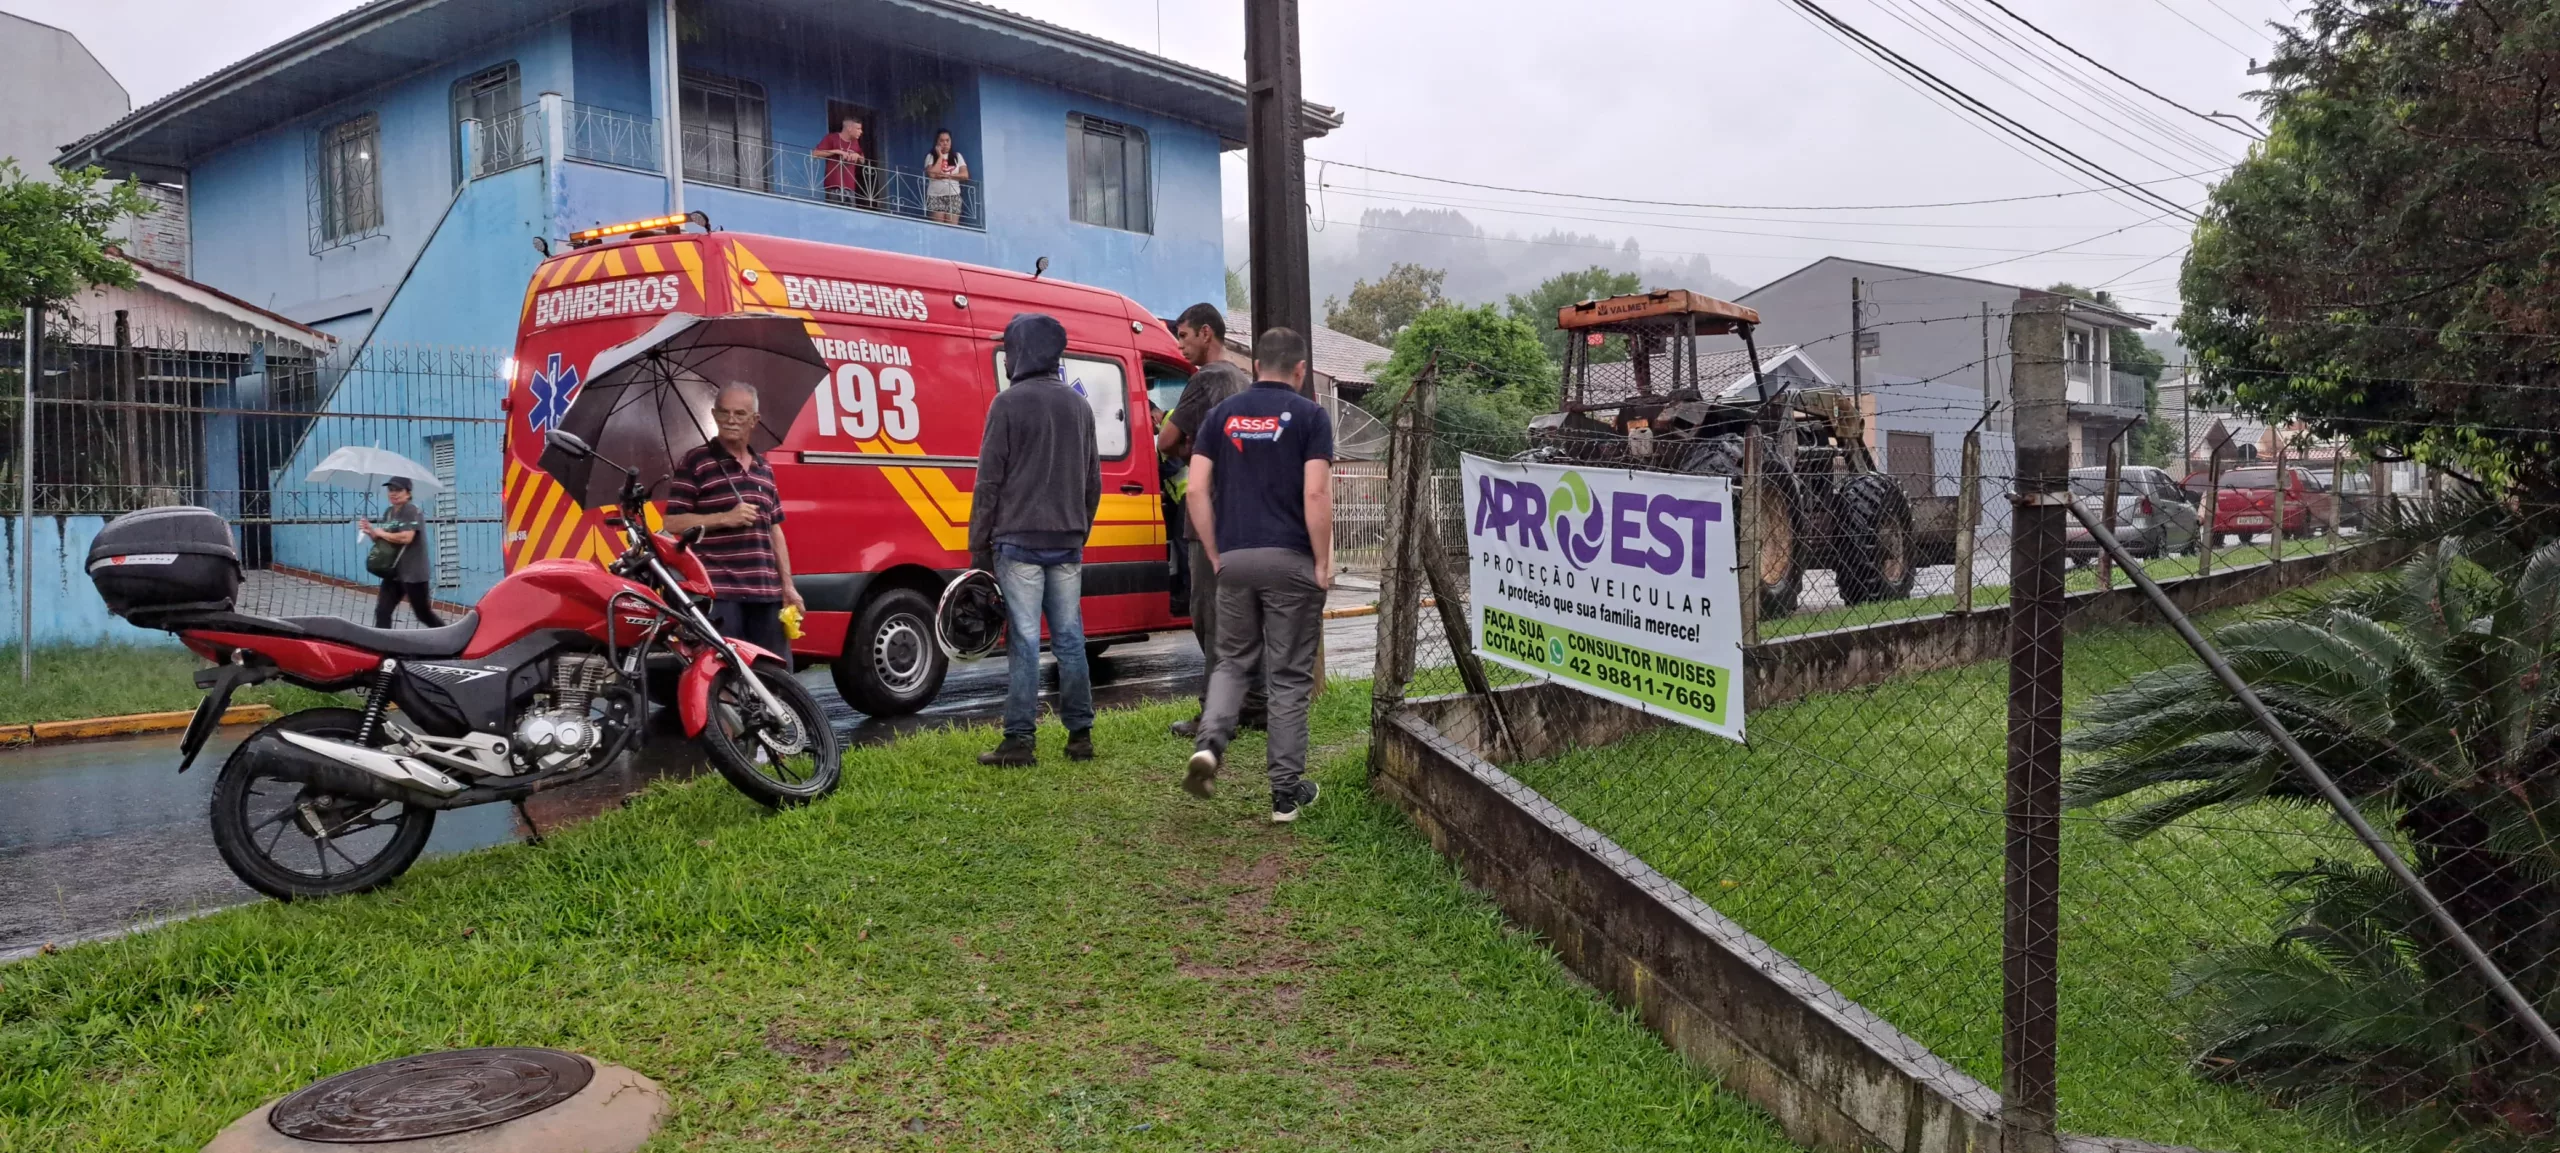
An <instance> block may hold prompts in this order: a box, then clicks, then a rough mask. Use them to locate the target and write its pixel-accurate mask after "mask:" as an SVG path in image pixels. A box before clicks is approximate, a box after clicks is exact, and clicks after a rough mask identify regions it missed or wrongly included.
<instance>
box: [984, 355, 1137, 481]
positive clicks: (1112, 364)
mask: <svg viewBox="0 0 2560 1153" xmlns="http://www.w3.org/2000/svg"><path fill="white" fill-rule="evenodd" d="M1058 375H1059V376H1060V377H1062V378H1064V379H1065V380H1066V382H1067V387H1069V388H1072V389H1074V390H1075V391H1076V395H1077V396H1081V397H1083V398H1084V402H1085V403H1086V404H1089V405H1092V406H1093V441H1094V450H1095V453H1096V454H1097V455H1099V456H1101V457H1102V458H1103V459H1105V460H1120V459H1122V458H1124V457H1126V456H1128V455H1129V371H1128V369H1126V368H1124V367H1122V366H1121V364H1120V362H1119V361H1116V360H1104V359H1102V358H1100V357H1093V356H1077V355H1075V354H1074V353H1068V354H1067V355H1065V356H1061V357H1059V358H1058ZM1012 381H1013V374H1012V373H1009V372H1007V371H1005V361H1004V350H1003V349H1001V348H999V349H997V350H996V391H998V392H1002V391H1004V390H1006V389H1008V388H1011V387H1013V383H1012Z"/></svg>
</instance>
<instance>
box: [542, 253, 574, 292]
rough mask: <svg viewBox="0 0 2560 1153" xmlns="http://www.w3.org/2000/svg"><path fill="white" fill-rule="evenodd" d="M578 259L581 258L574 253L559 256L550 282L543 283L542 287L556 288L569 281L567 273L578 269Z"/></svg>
mask: <svg viewBox="0 0 2560 1153" xmlns="http://www.w3.org/2000/svg"><path fill="white" fill-rule="evenodd" d="M580 259H581V258H580V257H578V256H576V255H570V256H564V257H562V258H560V263H559V265H558V266H556V267H555V268H554V269H553V271H552V273H551V283H549V284H547V285H544V286H543V287H545V288H558V287H560V286H561V285H563V284H567V283H569V275H570V274H571V273H574V272H576V271H577V270H578V264H579V262H580Z"/></svg>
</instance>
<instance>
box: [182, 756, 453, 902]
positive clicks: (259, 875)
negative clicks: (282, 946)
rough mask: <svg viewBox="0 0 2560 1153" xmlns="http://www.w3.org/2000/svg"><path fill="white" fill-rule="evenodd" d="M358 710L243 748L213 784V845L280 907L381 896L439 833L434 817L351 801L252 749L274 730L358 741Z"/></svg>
mask: <svg viewBox="0 0 2560 1153" xmlns="http://www.w3.org/2000/svg"><path fill="white" fill-rule="evenodd" d="M363 722H364V714H362V713H359V712H357V711H356V710H354V709H305V710H303V711H301V712H298V713H294V714H292V715H290V716H286V717H282V718H279V719H277V720H275V721H272V722H270V723H268V725H267V726H266V727H265V728H262V729H260V730H258V732H257V733H256V734H254V735H252V736H251V737H250V739H248V740H245V741H242V742H240V747H239V748H237V749H234V750H232V753H231V757H230V759H228V760H226V761H224V762H223V763H222V775H221V776H220V777H219V778H217V779H216V780H215V781H214V783H213V847H214V848H215V849H216V850H218V851H219V852H221V854H222V862H223V863H224V864H226V865H229V866H231V871H232V872H233V873H234V874H236V875H238V876H239V878H240V879H241V880H242V881H244V882H247V883H248V886H249V887H250V888H252V889H256V890H257V891H259V892H261V893H265V894H266V895H268V896H270V897H273V898H275V899H277V900H279V901H296V900H304V899H307V898H312V897H334V896H338V895H340V894H344V893H361V892H364V891H365V890H367V889H372V888H378V887H380V886H382V885H384V884H387V883H389V882H390V880H391V879H392V878H394V877H397V876H399V875H400V874H401V873H403V872H405V871H407V870H408V868H409V866H410V865H411V864H413V863H415V862H416V861H417V859H418V854H419V853H420V852H421V851H423V850H425V848H426V847H427V835H428V834H429V833H431V832H433V831H435V823H436V815H435V812H434V810H431V809H422V808H418V807H417V806H415V805H404V804H400V803H398V802H396V801H375V800H370V799H365V798H360V797H341V796H338V795H336V794H333V793H325V792H321V791H320V790H318V789H315V788H313V787H311V786H310V785H306V784H304V783H302V782H301V781H291V780H286V779H284V778H282V777H278V776H275V775H274V774H273V772H272V771H271V770H270V769H269V768H268V767H267V766H265V765H264V764H262V763H261V762H260V761H259V759H258V758H256V757H253V756H250V755H249V752H248V750H249V749H251V748H252V747H255V746H257V745H258V744H260V743H261V742H259V741H258V739H257V738H258V737H259V736H264V735H266V734H267V733H268V732H270V731H283V732H295V733H302V734H304V735H306V736H314V737H327V738H329V739H331V740H338V741H353V740H355V739H356V733H357V732H358V731H360V729H361V728H362V726H363Z"/></svg>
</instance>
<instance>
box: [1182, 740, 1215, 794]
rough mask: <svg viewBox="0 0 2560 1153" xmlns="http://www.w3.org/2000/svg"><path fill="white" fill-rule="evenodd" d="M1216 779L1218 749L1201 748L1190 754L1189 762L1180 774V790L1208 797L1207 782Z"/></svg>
mask: <svg viewBox="0 0 2560 1153" xmlns="http://www.w3.org/2000/svg"><path fill="white" fill-rule="evenodd" d="M1217 779H1218V751H1217V750H1216V749H1201V750H1198V751H1197V752H1194V753H1192V754H1191V764H1190V765H1189V766H1188V767H1187V768H1186V769H1185V770H1184V772H1183V774H1182V791H1183V792H1186V793H1189V794H1191V795H1192V796H1195V797H1198V798H1200V799H1201V800H1204V801H1205V800H1208V799H1209V784H1210V782H1212V781H1215V780H1217Z"/></svg>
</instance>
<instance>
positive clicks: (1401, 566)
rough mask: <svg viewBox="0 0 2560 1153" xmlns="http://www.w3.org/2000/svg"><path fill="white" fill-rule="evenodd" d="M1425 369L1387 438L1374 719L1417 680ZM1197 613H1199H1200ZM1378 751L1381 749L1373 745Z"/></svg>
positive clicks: (1427, 489) (1428, 497) (1428, 499)
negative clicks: (1415, 670)
mask: <svg viewBox="0 0 2560 1153" xmlns="http://www.w3.org/2000/svg"><path fill="white" fill-rule="evenodd" d="M1432 375H1433V368H1432V366H1430V365H1425V366H1424V367H1423V370H1422V372H1421V374H1420V376H1419V377H1418V378H1417V379H1416V382H1415V384H1414V388H1415V391H1414V392H1412V393H1409V394H1407V395H1406V397H1405V400H1404V403H1402V404H1399V405H1397V406H1396V410H1395V413H1394V415H1393V416H1392V417H1391V418H1390V420H1389V436H1388V439H1387V489H1386V509H1385V512H1386V539H1385V540H1384V541H1383V542H1382V543H1381V546H1380V548H1379V552H1380V553H1381V555H1380V557H1379V564H1378V569H1379V571H1378V648H1377V655H1376V657H1375V658H1374V660H1373V663H1372V668H1371V672H1370V681H1369V707H1370V715H1371V716H1372V717H1384V716H1385V715H1386V714H1387V712H1388V710H1390V709H1393V708H1395V707H1396V706H1397V705H1399V704H1402V703H1403V702H1404V692H1405V686H1406V685H1407V684H1409V683H1410V682H1411V681H1412V680H1413V664H1414V642H1415V634H1416V633H1417V631H1418V626H1419V625H1420V624H1421V614H1422V565H1421V541H1422V532H1421V520H1422V519H1424V518H1428V517H1430V516H1432V515H1434V514H1433V511H1432V506H1433V504H1434V501H1433V497H1434V496H1435V495H1436V494H1434V493H1433V491H1432V477H1431V447H1432V446H1431V418H1430V416H1429V415H1428V414H1426V413H1424V412H1423V411H1422V407H1423V405H1424V403H1425V402H1427V401H1428V400H1429V399H1430V396H1429V394H1428V393H1427V392H1426V391H1424V384H1425V382H1427V381H1428V380H1429V379H1430V378H1431V376H1432ZM1195 611H1196V610H1195ZM1370 747H1371V749H1372V750H1375V749H1376V748H1378V747H1379V746H1378V745H1376V744H1374V743H1373V744H1372V745H1371V746H1370Z"/></svg>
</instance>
